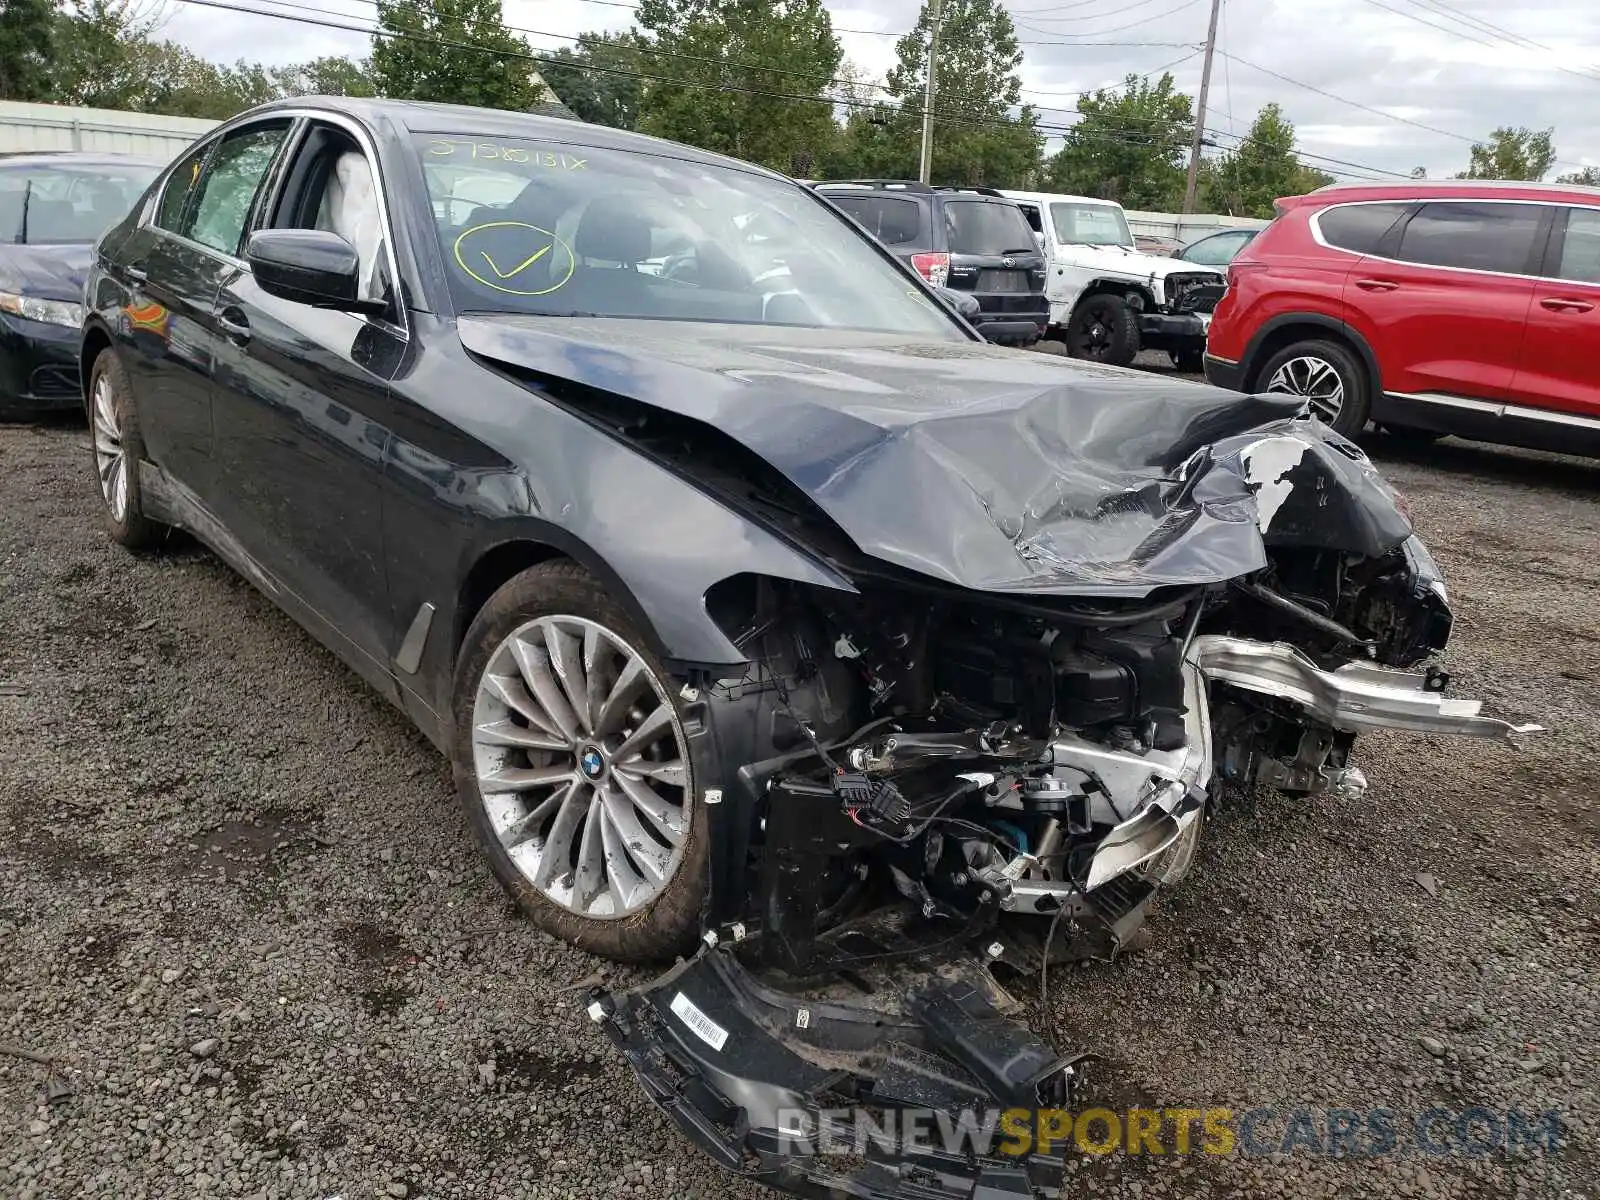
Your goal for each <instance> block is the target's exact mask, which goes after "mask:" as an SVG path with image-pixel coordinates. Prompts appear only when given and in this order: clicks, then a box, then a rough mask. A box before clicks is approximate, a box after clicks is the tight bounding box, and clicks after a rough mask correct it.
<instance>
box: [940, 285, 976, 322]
mask: <svg viewBox="0 0 1600 1200" xmlns="http://www.w3.org/2000/svg"><path fill="white" fill-rule="evenodd" d="M939 298H940V299H941V300H943V301H944V302H945V303H946V304H948V305H949V306H950V307H951V308H953V309H955V310H956V312H958V313H960V314H961V315H962V316H963V317H965V318H966V319H967V320H969V321H970V320H972V319H973V318H975V317H976V316H978V314H979V313H981V312H982V311H983V306H982V305H981V304H979V303H978V300H977V297H975V296H974V295H973V294H972V293H971V292H958V291H956V290H955V289H954V288H947V287H941V288H940V289H939Z"/></svg>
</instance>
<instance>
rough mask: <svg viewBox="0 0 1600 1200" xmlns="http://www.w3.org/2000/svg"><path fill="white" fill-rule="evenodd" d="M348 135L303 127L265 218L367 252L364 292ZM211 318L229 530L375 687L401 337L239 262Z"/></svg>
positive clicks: (378, 281) (354, 157)
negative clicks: (312, 301) (278, 287)
mask: <svg viewBox="0 0 1600 1200" xmlns="http://www.w3.org/2000/svg"><path fill="white" fill-rule="evenodd" d="M368 171H369V168H368V166H367V163H366V159H365V156H364V155H363V154H362V153H361V151H360V150H359V148H358V147H357V146H356V143H355V142H354V140H353V139H352V138H351V137H350V135H349V134H348V133H345V132H344V131H342V130H339V129H335V128H334V127H332V126H324V125H321V124H319V123H312V124H311V125H310V126H309V127H308V128H307V129H306V130H305V131H304V134H303V136H302V137H301V139H300V140H299V143H298V144H297V146H296V147H295V149H294V151H293V157H292V158H291V159H290V161H289V162H288V163H287V164H286V166H285V169H284V170H283V171H282V172H281V176H282V179H283V184H282V186H281V188H280V189H279V194H278V195H277V196H275V197H273V198H272V200H271V201H270V202H269V203H268V204H267V205H265V206H264V207H263V212H262V216H261V219H260V220H259V222H258V224H259V225H260V226H261V227H266V228H289V229H294V228H323V229H327V230H331V231H333V232H337V233H340V234H341V235H345V236H347V237H348V238H349V240H351V241H352V242H353V243H355V244H356V246H357V250H358V252H360V253H361V255H362V263H363V278H364V281H365V286H366V287H367V288H368V289H369V295H371V296H374V297H376V296H379V295H387V294H389V293H390V292H391V291H392V289H391V288H390V287H389V283H388V280H389V278H390V277H391V276H390V273H389V272H388V270H387V267H386V261H387V260H386V254H387V251H386V248H385V246H384V245H383V243H382V241H381V238H378V237H376V236H374V235H375V234H376V233H377V231H378V230H379V228H380V224H379V220H378V210H377V208H376V205H375V203H374V200H375V196H376V193H375V192H374V191H373V190H372V181H371V179H370V178H368V177H367V176H366V174H365V173H366V172H368ZM216 320H217V322H218V324H219V326H220V328H221V329H222V330H223V332H224V338H225V344H224V346H223V348H222V349H221V350H219V352H218V357H217V372H216V391H215V397H214V411H215V420H216V426H217V462H218V468H219V471H220V472H221V473H222V474H223V476H224V477H225V478H226V479H227V480H228V488H227V495H226V505H227V511H226V512H225V513H224V514H223V516H224V520H225V521H226V523H227V524H228V526H229V527H230V528H231V529H233V530H234V532H235V533H236V535H237V536H239V537H241V538H242V539H243V540H245V542H246V543H247V544H248V545H249V546H251V547H252V548H253V549H254V550H255V552H256V553H257V554H259V556H260V559H261V562H262V565H263V566H264V567H266V569H267V570H268V571H270V572H271V573H272V574H273V576H275V577H276V578H277V579H278V580H279V581H280V582H281V584H282V585H283V586H284V587H286V588H288V589H289V590H290V591H291V592H292V593H293V596H292V597H291V599H290V603H291V604H293V603H294V602H295V601H298V602H299V604H300V605H301V606H302V607H303V608H304V609H305V610H308V613H309V615H310V616H311V617H313V618H314V620H315V623H316V624H318V625H319V626H321V627H322V628H321V629H320V630H319V634H321V635H324V640H328V636H330V635H331V637H332V638H333V639H335V642H336V643H338V644H334V645H333V648H334V649H335V650H336V651H338V652H339V653H340V655H341V657H343V658H345V660H346V661H348V662H350V663H351V665H352V666H354V667H355V668H356V669H357V670H358V671H360V672H361V674H362V675H363V676H364V677H366V678H367V679H368V680H369V681H370V682H371V683H372V684H373V685H374V686H376V687H378V688H379V690H380V691H382V692H384V694H386V695H389V696H391V697H393V696H394V695H395V694H396V689H395V685H394V679H393V675H392V673H391V672H390V670H389V666H390V660H391V656H392V655H393V653H394V647H395V645H396V644H397V643H398V640H399V639H398V638H397V637H395V636H394V632H393V630H392V628H391V625H392V622H391V619H390V612H389V601H388V585H387V575H386V570H385V566H384V545H383V521H382V504H381V489H382V469H383V456H384V450H385V448H386V446H387V444H388V441H389V436H390V434H389V387H388V380H389V378H390V377H391V376H392V375H393V374H394V372H395V370H396V369H397V367H398V365H399V363H400V357H401V355H402V354H403V352H404V350H405V347H406V334H405V329H404V326H403V324H401V322H402V321H403V317H402V315H401V314H400V312H399V310H398V307H397V306H391V308H390V310H389V313H388V316H387V317H384V316H377V315H372V316H368V315H358V314H355V313H348V312H335V311H331V310H329V309H324V308H315V307H312V306H311V305H309V304H303V303H300V302H298V301H293V300H285V299H283V298H281V297H278V296H273V295H270V294H268V293H267V292H265V291H264V290H262V288H261V287H260V286H259V285H258V284H257V283H256V280H255V278H254V276H253V275H252V274H251V273H250V271H249V270H248V269H245V270H241V271H240V272H238V273H236V274H235V275H233V276H232V277H231V278H230V279H228V280H227V281H225V282H224V285H223V287H222V289H221V292H220V293H219V294H218V296H217V300H216Z"/></svg>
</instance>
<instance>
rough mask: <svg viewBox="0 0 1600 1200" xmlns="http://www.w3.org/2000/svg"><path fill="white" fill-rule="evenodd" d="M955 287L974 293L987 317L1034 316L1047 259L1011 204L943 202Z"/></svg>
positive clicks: (958, 198) (960, 199) (977, 200)
mask: <svg viewBox="0 0 1600 1200" xmlns="http://www.w3.org/2000/svg"><path fill="white" fill-rule="evenodd" d="M943 207H944V234H945V243H946V248H947V249H948V251H949V254H950V284H949V286H950V287H951V288H954V289H955V290H957V291H963V292H971V293H973V295H975V296H976V297H977V300H978V304H979V305H980V306H981V307H982V309H983V311H984V312H985V313H1019V314H1020V313H1034V312H1036V311H1037V310H1038V309H1039V308H1040V304H1039V302H1038V300H1037V299H1035V297H1037V296H1040V295H1042V294H1043V292H1044V255H1043V254H1042V253H1040V251H1039V245H1038V243H1037V242H1035V241H1034V239H1033V230H1032V229H1030V228H1028V222H1027V219H1026V218H1025V217H1023V215H1022V210H1021V209H1019V208H1018V207H1017V206H1016V205H1015V204H1012V203H1011V202H1010V201H1008V200H994V199H990V198H987V197H982V196H973V197H970V198H969V197H965V196H951V197H949V198H947V199H946V200H945V201H944V205H943Z"/></svg>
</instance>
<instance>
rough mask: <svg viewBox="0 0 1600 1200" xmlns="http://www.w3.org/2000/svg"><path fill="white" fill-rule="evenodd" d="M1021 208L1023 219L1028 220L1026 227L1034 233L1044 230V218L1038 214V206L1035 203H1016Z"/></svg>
mask: <svg viewBox="0 0 1600 1200" xmlns="http://www.w3.org/2000/svg"><path fill="white" fill-rule="evenodd" d="M1017 207H1018V208H1020V209H1021V210H1022V216H1023V219H1024V220H1026V221H1027V222H1028V228H1029V229H1031V230H1033V231H1034V232H1035V233H1043V232H1044V220H1043V218H1041V217H1040V216H1039V206H1038V205H1036V204H1018V205H1017Z"/></svg>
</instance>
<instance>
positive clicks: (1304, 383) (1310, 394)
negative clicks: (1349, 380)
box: [1266, 354, 1344, 425]
mask: <svg viewBox="0 0 1600 1200" xmlns="http://www.w3.org/2000/svg"><path fill="white" fill-rule="evenodd" d="M1266 390H1267V391H1269V392H1286V393H1288V394H1289V395H1291V396H1304V397H1305V399H1306V403H1307V404H1308V405H1309V406H1310V408H1311V414H1312V415H1313V416H1314V417H1316V418H1317V419H1318V420H1320V421H1321V422H1322V423H1323V424H1324V425H1332V424H1333V423H1334V421H1335V420H1337V419H1338V416H1339V413H1340V411H1341V410H1343V408H1344V380H1342V379H1340V378H1339V372H1338V371H1337V370H1335V369H1334V366H1333V364H1332V363H1330V362H1329V361H1328V360H1327V359H1325V358H1317V357H1316V356H1315V355H1309V354H1308V355H1302V356H1301V357H1299V358H1291V359H1290V360H1289V361H1288V362H1286V363H1284V364H1283V365H1282V366H1281V367H1279V368H1278V369H1277V370H1276V371H1274V372H1273V373H1272V378H1271V379H1269V380H1267V387H1266Z"/></svg>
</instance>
